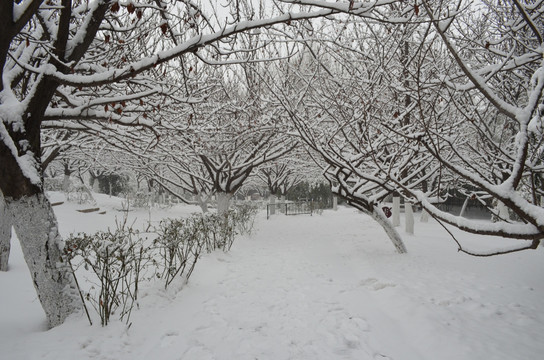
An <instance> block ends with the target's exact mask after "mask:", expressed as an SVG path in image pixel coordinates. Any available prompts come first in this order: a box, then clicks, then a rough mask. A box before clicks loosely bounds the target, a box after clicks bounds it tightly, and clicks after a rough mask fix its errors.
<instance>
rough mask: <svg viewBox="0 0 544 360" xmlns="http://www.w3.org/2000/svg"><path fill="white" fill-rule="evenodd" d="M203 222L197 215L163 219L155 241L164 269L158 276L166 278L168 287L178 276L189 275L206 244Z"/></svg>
mask: <svg viewBox="0 0 544 360" xmlns="http://www.w3.org/2000/svg"><path fill="white" fill-rule="evenodd" d="M200 225H201V222H200V221H198V219H195V217H194V216H193V217H191V218H188V219H167V220H163V221H161V223H160V225H159V228H158V229H157V230H156V231H157V235H158V236H157V238H156V239H155V241H154V244H155V246H156V248H157V249H158V252H159V256H160V259H161V261H160V262H159V264H161V265H162V266H161V267H162V270H159V269H158V271H157V276H158V277H160V278H162V279H164V287H165V288H167V287H168V285H170V283H172V280H174V278H175V277H176V276H178V275H179V276H185V280H186V281H189V277H190V276H191V274H192V273H193V270H194V268H195V265H196V263H197V261H198V257H199V256H200V252H201V251H202V247H203V246H204V243H205V241H204V235H203V231H202V229H201V228H200Z"/></svg>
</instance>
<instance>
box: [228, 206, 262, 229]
mask: <svg viewBox="0 0 544 360" xmlns="http://www.w3.org/2000/svg"><path fill="white" fill-rule="evenodd" d="M258 211H259V208H258V207H257V206H254V205H252V204H242V205H238V206H236V208H235V210H234V214H232V215H231V216H234V224H235V227H236V231H237V232H238V233H239V234H241V235H251V232H252V231H253V225H254V224H255V216H257V212H258Z"/></svg>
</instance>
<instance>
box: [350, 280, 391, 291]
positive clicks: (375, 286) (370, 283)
mask: <svg viewBox="0 0 544 360" xmlns="http://www.w3.org/2000/svg"><path fill="white" fill-rule="evenodd" d="M359 285H360V286H365V287H368V288H370V289H372V290H375V291H378V290H382V289H385V288H387V287H395V286H397V285H395V284H391V283H381V282H378V279H375V278H368V279H365V280H361V282H360V283H359Z"/></svg>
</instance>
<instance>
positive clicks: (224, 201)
mask: <svg viewBox="0 0 544 360" xmlns="http://www.w3.org/2000/svg"><path fill="white" fill-rule="evenodd" d="M216 196H217V213H218V214H220V215H223V214H226V213H227V212H228V211H229V207H230V199H231V198H232V194H230V193H226V192H218V193H217V195H216Z"/></svg>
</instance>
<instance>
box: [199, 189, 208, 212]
mask: <svg viewBox="0 0 544 360" xmlns="http://www.w3.org/2000/svg"><path fill="white" fill-rule="evenodd" d="M196 201H197V202H198V206H200V208H201V209H202V213H203V214H206V213H207V212H208V198H207V197H206V199H204V197H203V196H202V194H201V193H198V194H196Z"/></svg>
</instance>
